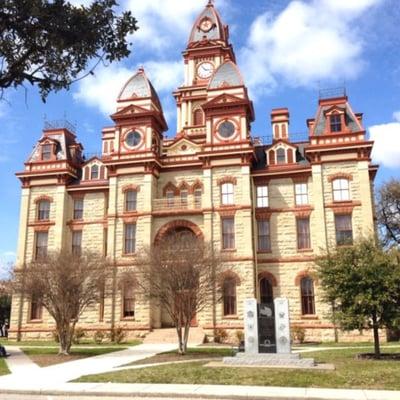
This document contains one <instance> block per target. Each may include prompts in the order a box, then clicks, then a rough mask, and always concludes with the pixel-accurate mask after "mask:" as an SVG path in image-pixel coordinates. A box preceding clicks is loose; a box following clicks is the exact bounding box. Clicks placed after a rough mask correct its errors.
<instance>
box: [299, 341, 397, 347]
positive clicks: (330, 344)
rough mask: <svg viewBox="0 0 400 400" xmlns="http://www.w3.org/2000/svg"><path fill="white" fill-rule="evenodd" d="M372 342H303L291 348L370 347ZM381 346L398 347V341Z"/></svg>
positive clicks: (382, 343)
mask: <svg viewBox="0 0 400 400" xmlns="http://www.w3.org/2000/svg"><path fill="white" fill-rule="evenodd" d="M372 346H373V343H372V342H340V343H335V342H322V343H303V344H294V345H293V348H299V349H300V348H303V347H307V348H309V347H315V348H316V349H318V348H320V347H332V348H335V347H372ZM381 346H383V347H400V342H388V343H386V342H381Z"/></svg>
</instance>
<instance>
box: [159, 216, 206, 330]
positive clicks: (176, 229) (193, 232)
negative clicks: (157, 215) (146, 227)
mask: <svg viewBox="0 0 400 400" xmlns="http://www.w3.org/2000/svg"><path fill="white" fill-rule="evenodd" d="M172 235H176V239H177V240H179V238H180V237H181V235H182V237H183V236H186V235H190V236H193V237H195V238H198V239H200V240H203V239H204V236H203V232H202V231H201V229H200V228H199V227H198V226H197V225H196V224H195V223H193V222H191V221H188V220H174V221H171V222H168V223H167V224H165V225H163V226H162V227H161V228H160V229H159V230H158V232H157V234H156V236H155V238H154V244H155V245H157V243H160V242H162V241H163V240H165V239H166V238H168V237H169V236H172ZM157 308H158V309H157V310H154V311H155V312H154V313H153V314H154V316H153V318H152V319H153V321H154V322H155V324H154V322H153V325H156V326H158V327H162V328H170V327H174V323H173V321H172V319H171V316H170V315H169V313H168V312H167V311H166V309H165V308H164V307H163V305H162V304H160V305H159V306H158V307H157ZM154 317H156V318H154ZM192 325H193V326H195V325H197V321H196V318H194V319H193V321H192Z"/></svg>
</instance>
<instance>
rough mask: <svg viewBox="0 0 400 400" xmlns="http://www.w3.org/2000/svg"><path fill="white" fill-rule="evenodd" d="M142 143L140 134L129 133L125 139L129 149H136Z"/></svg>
mask: <svg viewBox="0 0 400 400" xmlns="http://www.w3.org/2000/svg"><path fill="white" fill-rule="evenodd" d="M141 141H142V135H141V134H140V133H139V132H136V131H132V132H129V133H128V134H127V135H126V137H125V143H126V144H127V145H128V146H129V147H136V146H137V145H139V143H140V142H141Z"/></svg>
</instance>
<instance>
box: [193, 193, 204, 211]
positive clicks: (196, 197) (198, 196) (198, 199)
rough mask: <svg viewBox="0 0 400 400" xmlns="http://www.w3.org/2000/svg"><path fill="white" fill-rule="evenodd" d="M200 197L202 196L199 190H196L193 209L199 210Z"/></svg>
mask: <svg viewBox="0 0 400 400" xmlns="http://www.w3.org/2000/svg"><path fill="white" fill-rule="evenodd" d="M201 195H202V191H201V189H196V190H195V191H194V206H195V208H201Z"/></svg>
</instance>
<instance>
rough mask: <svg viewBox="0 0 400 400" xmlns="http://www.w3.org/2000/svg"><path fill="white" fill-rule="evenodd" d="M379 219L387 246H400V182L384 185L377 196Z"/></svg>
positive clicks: (394, 181)
mask: <svg viewBox="0 0 400 400" xmlns="http://www.w3.org/2000/svg"><path fill="white" fill-rule="evenodd" d="M377 217H378V223H379V225H380V228H381V232H382V238H383V240H384V241H385V243H386V244H387V245H389V246H390V245H397V246H400V181H399V180H396V179H392V180H391V181H389V182H387V183H384V184H383V185H382V186H381V187H380V189H379V192H378V196H377Z"/></svg>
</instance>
